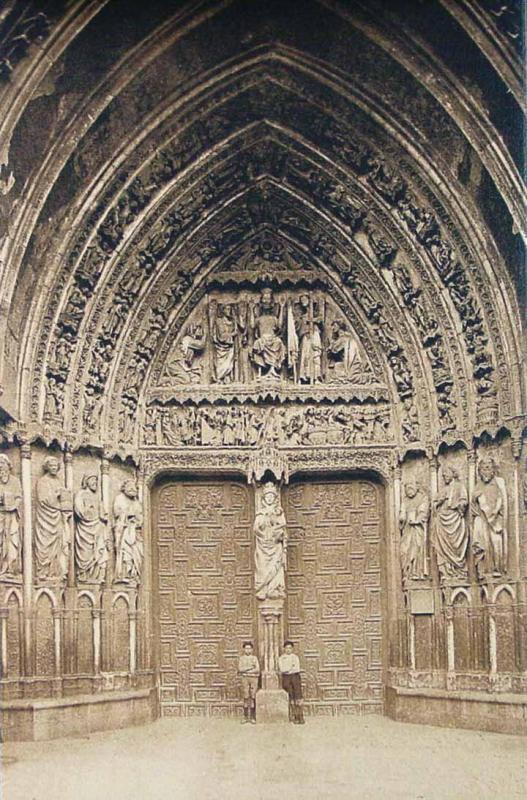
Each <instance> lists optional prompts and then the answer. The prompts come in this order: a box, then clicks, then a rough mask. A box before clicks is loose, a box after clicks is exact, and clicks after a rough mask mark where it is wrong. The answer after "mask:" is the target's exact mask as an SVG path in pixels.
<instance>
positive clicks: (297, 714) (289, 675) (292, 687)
mask: <svg viewBox="0 0 527 800" xmlns="http://www.w3.org/2000/svg"><path fill="white" fill-rule="evenodd" d="M293 650H294V645H293V642H292V641H290V640H287V641H286V642H284V652H283V653H282V655H281V656H280V657H279V659H278V666H279V667H280V672H281V674H282V687H283V688H284V689H285V691H286V692H287V694H288V697H289V721H290V722H294V723H295V725H303V724H304V722H305V720H304V708H303V705H304V700H303V695H302V679H301V678H300V660H299V658H298V656H297V654H296V653H294V652H293Z"/></svg>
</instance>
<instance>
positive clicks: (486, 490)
mask: <svg viewBox="0 0 527 800" xmlns="http://www.w3.org/2000/svg"><path fill="white" fill-rule="evenodd" d="M478 476H479V480H478V482H477V483H476V486H475V488H474V492H473V495H472V502H471V513H472V517H473V523H472V526H473V536H472V548H473V551H474V558H475V562H476V568H477V571H478V575H479V576H480V577H488V576H494V577H498V576H501V575H504V574H506V572H507V557H508V552H507V551H508V532H507V527H508V523H507V520H508V500H507V488H506V484H505V480H504V479H503V478H502V477H500V476H499V475H498V474H497V465H496V463H495V461H494V459H492V458H491V457H485V458H482V459H481V461H480V463H479V465H478Z"/></svg>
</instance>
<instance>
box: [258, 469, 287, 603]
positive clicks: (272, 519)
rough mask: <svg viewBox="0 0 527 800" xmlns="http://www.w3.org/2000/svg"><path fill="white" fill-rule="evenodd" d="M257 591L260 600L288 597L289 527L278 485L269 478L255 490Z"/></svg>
mask: <svg viewBox="0 0 527 800" xmlns="http://www.w3.org/2000/svg"><path fill="white" fill-rule="evenodd" d="M256 504H257V505H256V514H255V518H254V526H253V530H254V536H255V555H254V558H255V578H254V585H255V592H256V597H257V598H258V600H260V601H266V600H283V599H284V598H285V572H286V565H287V527H286V520H285V514H284V510H283V508H282V505H281V502H280V495H279V489H278V486H277V485H276V484H274V483H272V482H270V481H269V482H266V483H264V484H263V486H260V487H259V488H258V489H257V490H256Z"/></svg>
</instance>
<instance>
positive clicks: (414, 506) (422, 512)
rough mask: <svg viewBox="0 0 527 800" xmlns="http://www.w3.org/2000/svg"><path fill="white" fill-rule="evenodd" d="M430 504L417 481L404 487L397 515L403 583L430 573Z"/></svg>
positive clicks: (419, 578) (423, 577) (421, 578)
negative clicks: (399, 530)
mask: <svg viewBox="0 0 527 800" xmlns="http://www.w3.org/2000/svg"><path fill="white" fill-rule="evenodd" d="M429 517H430V501H429V498H428V495H427V493H426V492H425V491H424V490H423V489H422V487H421V486H420V484H419V483H417V482H416V481H408V482H407V483H406V484H405V486H404V497H403V500H402V505H401V511H400V514H399V525H400V528H401V542H400V553H401V570H402V574H403V580H424V579H425V578H426V577H427V576H428V575H429V573H430V567H429V561H428V521H429Z"/></svg>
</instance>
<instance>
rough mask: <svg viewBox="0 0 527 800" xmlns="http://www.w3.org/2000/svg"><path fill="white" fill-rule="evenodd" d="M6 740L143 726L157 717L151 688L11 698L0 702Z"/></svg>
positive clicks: (25, 739) (33, 738) (3, 733)
mask: <svg viewBox="0 0 527 800" xmlns="http://www.w3.org/2000/svg"><path fill="white" fill-rule="evenodd" d="M0 717H1V720H2V739H3V741H13V740H19V741H20V740H21V741H29V740H34V741H38V740H43V739H58V738H60V737H63V736H86V735H87V734H89V733H93V732H95V731H107V730H113V729H115V728H126V727H128V726H129V725H143V724H144V723H145V722H152V720H153V719H154V718H155V693H154V692H153V691H152V690H151V689H131V690H129V691H125V692H102V693H101V694H89V695H77V696H72V697H60V698H38V699H37V698H35V699H34V700H31V699H24V700H10V701H6V702H1V703H0Z"/></svg>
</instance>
